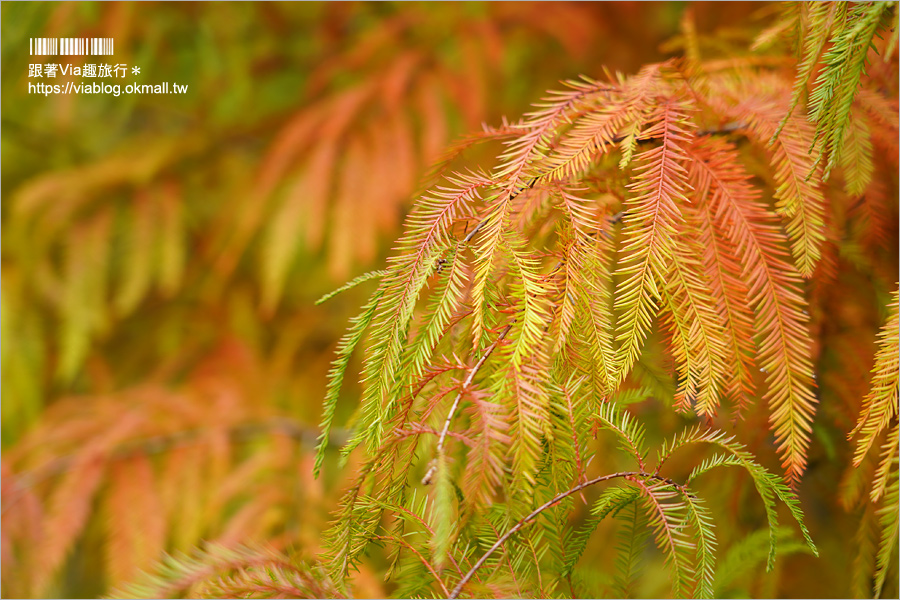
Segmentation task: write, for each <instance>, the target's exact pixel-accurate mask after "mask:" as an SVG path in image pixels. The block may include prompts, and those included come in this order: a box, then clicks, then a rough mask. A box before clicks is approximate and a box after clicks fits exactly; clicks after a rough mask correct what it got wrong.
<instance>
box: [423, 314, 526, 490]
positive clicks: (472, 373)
mask: <svg viewBox="0 0 900 600" xmlns="http://www.w3.org/2000/svg"><path fill="white" fill-rule="evenodd" d="M513 323H515V320H513V322H512V323H510V324H509V325H507V326H506V328H505V329H504V330H503V331H502V332H501V333H500V335H499V336H498V337H497V339H496V340H494V343H493V344H491V345H490V346H488V347H487V348H486V349H485V351H484V354H482V355H481V358H479V359H478V362H477V363H475V366H474V367H472V370H471V371H469V375H468V376H467V377H466V379H465V381H463V384H462V387H460V389H459V393H458V394H457V395H456V399H455V400H454V401H453V406H451V407H450V412H449V413H447V418H446V419H445V420H444V428H443V429H442V430H441V436H440V437H439V438H438V442H437V454H438V456H441V455H443V453H444V440H445V439H447V432H448V431H449V430H450V422H451V421H453V415H454V414H455V413H456V409H457V408H458V407H459V402H460V400H462V397H463V394H464V393H465V391H466V389H468V387H469V386H470V385H472V381H474V380H475V375H477V374H478V370H479V369H481V367H482V366H483V365H484V363H485V362H486V361H487V359H488V357H489V356H490V355H491V353H492V352H493V351H494V348H496V347H497V344H499V343H500V342H501V341H502V340H503V338H505V337H506V335H507V334H508V333H509V330H510V329H512V326H513ZM436 470H437V464H436V463H435V464H432V465H431V468H429V469H428V472H427V473H425V477H423V478H422V483H423V484H424V485H428V484H429V483H430V482H431V478H432V477H433V476H434V472H435V471H436Z"/></svg>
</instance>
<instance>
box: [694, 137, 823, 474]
mask: <svg viewBox="0 0 900 600" xmlns="http://www.w3.org/2000/svg"><path fill="white" fill-rule="evenodd" d="M692 152H696V153H697V154H695V156H696V158H697V161H696V163H695V165H696V166H697V167H698V168H701V167H702V169H703V170H704V173H703V177H709V179H710V183H709V185H710V189H711V190H713V191H712V193H711V195H710V197H709V199H710V208H711V210H712V211H713V214H714V215H715V216H714V223H715V225H716V226H717V228H718V229H719V230H720V231H723V232H725V233H726V234H727V235H728V237H729V238H730V240H731V242H732V243H733V244H734V247H735V249H736V251H737V253H738V254H739V255H740V256H743V257H745V259H744V260H745V262H744V268H743V272H742V277H743V278H744V280H745V281H746V282H747V285H748V288H749V298H750V304H751V306H753V310H754V314H755V324H756V330H757V336H758V337H757V345H758V348H759V353H758V363H759V366H760V368H762V369H763V370H764V372H765V373H766V382H767V384H768V388H769V389H768V390H767V391H766V393H765V396H764V397H765V398H766V399H767V400H768V402H769V406H770V407H771V408H770V410H771V412H770V415H771V416H770V421H771V423H772V426H773V428H774V430H775V436H776V440H777V441H778V444H779V449H780V452H781V454H782V457H783V466H784V468H785V470H786V471H787V475H788V478H789V479H790V480H792V481H796V480H797V478H799V476H800V475H801V474H802V473H803V470H804V468H805V465H806V451H807V448H808V447H809V435H810V432H811V430H812V418H813V415H814V414H815V405H816V398H815V396H814V395H813V391H812V386H813V380H812V363H811V358H810V341H809V333H808V329H807V325H806V323H807V321H808V317H807V316H806V314H805V309H804V307H805V301H804V299H803V297H802V295H801V294H800V292H799V289H798V288H799V285H800V278H799V277H798V275H797V273H796V271H795V270H794V269H792V268H791V266H790V264H789V263H788V262H786V259H787V256H786V253H785V251H784V250H782V249H781V247H780V244H782V243H783V241H784V240H783V236H782V234H781V233H780V231H779V230H778V228H777V226H776V225H775V224H774V223H773V218H772V217H771V216H770V215H769V214H768V213H767V211H766V210H765V209H764V208H763V207H762V206H761V205H760V204H759V203H758V202H759V200H758V198H759V195H758V193H757V192H756V191H755V190H754V189H753V187H752V186H751V185H750V182H749V176H748V175H747V173H746V172H745V171H744V169H743V167H742V166H741V164H740V162H739V161H738V158H737V154H736V152H735V150H734V148H733V147H732V146H730V145H729V144H727V143H724V142H720V141H717V140H702V141H700V142H698V143H697V144H695V145H694V146H693V147H692Z"/></svg>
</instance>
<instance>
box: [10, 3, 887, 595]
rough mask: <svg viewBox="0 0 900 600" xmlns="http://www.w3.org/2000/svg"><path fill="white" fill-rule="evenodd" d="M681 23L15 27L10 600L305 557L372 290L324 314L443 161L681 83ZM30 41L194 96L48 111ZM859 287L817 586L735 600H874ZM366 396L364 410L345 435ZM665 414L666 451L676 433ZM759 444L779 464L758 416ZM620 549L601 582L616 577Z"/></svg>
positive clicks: (280, 21) (307, 17) (824, 438)
mask: <svg viewBox="0 0 900 600" xmlns="http://www.w3.org/2000/svg"><path fill="white" fill-rule="evenodd" d="M690 6H691V10H692V12H693V15H694V21H695V24H696V28H697V31H698V32H699V33H700V35H701V38H700V39H701V40H702V41H703V43H704V48H703V49H704V51H706V52H708V53H710V54H711V55H713V56H714V55H715V54H716V53H717V52H718V51H720V50H722V49H723V48H728V49H731V48H733V47H742V48H746V47H748V46H749V45H750V43H751V42H752V40H753V39H754V36H755V35H756V34H757V33H759V31H760V30H761V29H762V28H763V26H764V24H765V19H766V17H767V16H771V14H773V11H774V9H773V7H772V6H771V5H768V4H761V3H740V2H738V3H692V4H691V5H690ZM687 7H688V4H687V3H680V2H667V3H640V4H637V3H635V4H631V3H571V4H570V3H553V4H552V5H550V4H540V3H496V4H487V3H464V4H456V3H430V4H419V3H402V4H395V3H277V2H276V3H263V2H259V3H187V2H185V3H165V2H164V3H128V2H112V3H96V2H85V3H56V2H40V3H4V4H3V5H2V7H0V10H2V33H3V36H2V67H3V68H2V85H3V95H2V138H0V142H2V195H3V200H4V201H3V203H2V233H3V235H2V253H3V256H2V265H3V269H2V291H3V294H2V331H0V335H2V347H3V354H2V394H3V403H2V446H3V522H2V525H3V535H2V543H3V546H2V552H3V554H2V559H3V560H2V565H3V566H2V568H3V595H4V596H7V597H8V596H49V597H91V596H96V595H100V594H103V593H105V592H107V591H108V590H109V589H111V587H112V586H115V585H118V584H121V583H123V582H125V581H128V580H129V579H131V578H133V577H134V576H135V574H136V573H137V572H138V571H140V570H142V569H147V568H149V567H150V566H151V565H153V564H154V562H155V561H156V560H158V559H159V557H160V556H161V553H162V552H163V551H169V552H172V551H179V550H180V551H187V550H189V549H190V548H192V547H194V546H197V545H200V544H201V543H202V542H203V541H214V542H219V543H222V544H225V545H229V544H235V543H237V542H252V541H265V542H268V543H271V544H272V545H274V546H276V547H278V548H280V549H284V550H288V551H291V552H294V553H296V554H298V555H300V556H303V557H306V558H310V557H313V556H314V555H315V554H316V552H317V551H318V549H319V534H320V532H321V531H322V530H323V529H324V527H325V526H326V523H327V521H328V515H329V511H330V510H332V509H333V508H334V506H335V503H336V500H337V498H338V497H339V493H340V489H341V487H342V485H343V483H344V479H343V478H345V477H347V476H348V475H349V474H350V473H352V469H344V470H341V471H338V469H337V468H336V466H337V460H336V457H331V458H330V459H329V462H328V463H326V469H325V472H324V476H323V477H322V478H320V479H319V480H314V479H313V478H312V476H311V464H312V462H311V461H312V454H311V449H312V447H313V444H314V441H315V437H316V435H317V427H316V423H317V422H318V419H319V411H320V403H321V399H322V396H323V392H324V385H325V374H326V372H327V370H328V365H329V362H330V360H331V357H332V352H333V348H334V344H335V343H336V341H337V339H338V338H339V337H340V335H341V333H342V332H343V330H344V328H345V326H346V323H347V319H348V318H349V317H350V316H352V315H353V314H355V311H356V307H358V306H359V305H360V303H361V299H362V298H363V295H362V294H363V293H364V291H365V290H362V291H356V290H353V291H350V292H348V293H346V294H343V295H341V296H339V297H337V298H335V299H334V300H332V301H330V302H329V303H327V304H325V305H323V306H318V307H317V306H314V305H313V302H314V301H315V299H316V298H318V297H319V296H321V295H322V294H323V293H325V292H328V291H330V290H332V289H334V288H335V287H337V286H339V285H340V284H341V283H342V282H343V281H345V280H346V279H347V278H349V277H353V276H355V275H358V274H360V273H363V272H365V271H368V270H371V269H373V268H377V265H379V264H381V262H383V260H384V258H385V256H386V255H387V253H388V251H389V250H390V243H391V240H393V239H394V238H395V237H396V235H397V232H398V230H399V225H400V223H401V221H402V218H403V216H404V214H405V211H406V210H407V208H408V207H409V205H410V203H411V200H412V198H413V196H414V192H415V190H416V189H418V188H419V187H421V186H422V185H424V184H425V183H426V182H427V181H428V175H427V174H428V168H429V166H430V165H431V164H432V163H434V162H435V160H436V159H438V158H440V157H441V156H444V155H445V151H446V150H447V148H448V147H449V145H450V144H451V142H453V141H454V140H459V139H460V137H461V136H463V135H465V134H473V133H475V134H477V132H478V131H479V130H480V129H481V127H482V124H483V123H484V124H488V125H499V124H500V123H501V122H502V118H503V116H508V117H509V118H510V119H511V120H515V119H517V118H518V117H519V116H520V115H522V114H523V113H524V112H526V111H527V110H528V107H529V104H530V103H531V102H533V101H535V100H536V99H538V98H539V97H541V95H542V93H543V91H544V90H545V89H549V88H556V87H558V83H557V82H558V81H559V80H561V79H566V78H574V77H577V76H578V75H579V74H585V75H589V76H594V77H599V76H601V75H602V67H603V66H606V67H608V68H609V69H611V70H620V71H623V72H629V73H631V72H635V71H637V69H638V68H639V67H640V66H641V65H643V64H645V63H648V62H654V61H658V60H661V59H663V58H665V57H667V56H672V55H678V54H679V53H680V52H681V45H680V41H679V37H678V31H679V24H680V22H681V20H682V18H683V16H684V13H685V10H686V8H687ZM30 37H112V38H114V39H115V50H116V53H115V56H114V57H110V60H109V62H115V63H121V64H126V65H128V66H129V68H130V67H131V66H137V67H140V70H141V72H140V74H139V75H132V74H130V73H129V74H128V75H127V77H126V78H125V79H124V80H117V81H116V83H122V85H123V87H124V85H125V84H127V83H132V82H135V83H149V84H157V83H161V82H164V81H169V82H175V83H178V84H180V85H187V86H188V92H187V93H186V94H184V95H125V94H123V95H121V96H119V97H114V96H112V95H91V96H85V95H68V96H66V95H54V96H49V97H44V96H42V95H34V94H31V95H29V94H28V83H29V82H36V81H37V80H34V79H29V78H28V64H29V63H33V62H40V61H39V59H38V58H37V57H30V56H29V55H28V50H27V48H28V38H30ZM97 58H99V57H97ZM43 62H58V63H66V62H69V63H71V64H74V65H80V64H82V63H86V62H107V60H106V59H105V57H104V60H102V61H101V60H97V59H94V58H88V57H46V60H44V61H43ZM892 66H893V68H896V63H893V65H892ZM67 80H68V79H67V77H66V76H61V75H58V76H57V79H56V81H55V82H50V83H63V84H64V83H65V82H66V81H67ZM47 81H48V80H46V79H44V82H45V83H46V82H47ZM73 81H74V82H75V83H79V82H81V81H82V80H81V79H80V78H75V79H73ZM83 81H89V80H86V79H85V80H83ZM893 81H894V85H896V79H894V80H893ZM884 160H888V161H890V160H893V164H894V165H896V157H893V158H891V157H886V158H884ZM893 169H894V171H896V166H894V167H893ZM882 186H883V188H884V189H883V190H882V191H883V194H884V198H885V201H884V204H885V213H884V214H876V215H872V216H870V218H871V219H876V220H877V221H878V224H880V225H879V226H880V227H882V229H883V230H884V232H883V235H884V236H885V239H887V240H889V241H890V240H893V242H891V245H889V246H883V247H882V248H889V249H891V250H888V251H885V252H884V254H886V258H885V259H884V260H882V261H881V262H878V263H877V265H878V266H877V268H878V269H881V271H880V272H878V271H875V272H873V273H871V274H870V276H869V280H871V279H879V280H880V279H885V278H886V280H887V284H886V285H885V286H884V287H885V288H886V289H887V288H889V287H890V281H891V280H892V277H893V275H889V274H890V273H895V272H896V266H897V265H896V255H894V254H893V250H892V249H893V248H895V247H896V240H897V236H896V221H897V219H896V177H894V178H893V180H892V182H889V185H885V184H883V183H882ZM891 186H892V189H891ZM890 199H892V200H890ZM876 250H877V249H876ZM878 251H880V250H878ZM845 254H846V252H845ZM842 259H843V260H849V261H852V260H853V259H854V256H852V253H850V254H848V255H847V256H844V257H843V258H842ZM835 260H838V258H837V257H836V258H835ZM891 261H893V262H891ZM867 264H868V263H867ZM885 273H887V274H885ZM869 280H867V279H866V276H865V275H851V276H846V277H844V279H843V280H841V281H839V282H838V283H837V284H836V285H839V286H840V289H841V290H845V291H841V292H840V294H837V293H831V294H830V295H828V294H825V292H822V294H823V298H827V299H828V302H831V303H832V305H828V304H825V303H824V302H825V301H824V300H823V303H820V304H816V305H815V306H816V307H818V310H820V311H821V312H820V313H819V315H818V316H819V317H821V315H822V314H825V313H826V311H836V312H832V314H834V315H835V319H833V320H831V321H828V322H823V320H822V319H821V318H819V320H818V323H819V325H820V326H821V327H825V328H831V329H832V330H833V334H834V335H835V336H837V337H838V338H840V336H844V337H845V338H847V340H846V344H848V345H847V346H842V347H848V348H849V347H853V348H854V351H853V353H852V354H853V358H852V360H850V361H847V360H846V359H845V357H843V356H832V355H831V354H829V353H825V354H823V356H822V357H821V359H820V362H821V363H822V364H824V365H826V366H830V367H831V370H828V371H827V372H826V375H825V377H823V379H822V381H821V382H820V383H821V384H822V386H823V389H822V396H823V398H824V397H825V396H826V395H827V394H833V395H836V396H838V397H839V401H836V402H827V403H826V402H823V406H833V407H834V408H832V409H829V410H830V411H831V412H827V413H826V416H825V417H824V420H825V422H826V423H825V425H823V426H817V430H816V433H817V435H818V438H817V443H816V445H815V446H814V448H813V463H812V465H811V467H810V471H809V475H808V477H807V480H806V481H805V483H804V484H803V488H804V489H807V490H809V491H810V492H813V494H812V497H811V498H808V497H807V495H804V494H801V497H803V499H804V508H805V509H807V511H809V513H810V514H809V519H810V521H811V529H812V531H813V534H814V537H815V538H816V541H817V543H819V545H820V548H821V549H822V550H823V556H824V558H823V559H822V561H820V562H815V561H813V560H812V559H811V557H808V556H803V555H797V556H795V557H792V558H789V559H788V560H786V561H779V563H778V565H779V566H778V567H777V568H778V571H776V572H775V573H773V574H770V575H768V576H766V577H765V578H763V579H754V578H748V577H747V576H746V575H744V576H740V575H739V574H733V575H730V577H731V579H730V580H729V581H724V582H722V587H721V588H719V592H720V594H721V595H722V596H726V595H727V596H731V595H735V596H740V595H746V594H752V595H762V596H776V595H779V596H781V595H795V596H796V595H799V596H816V595H820V596H834V595H839V596H843V595H848V594H851V593H853V590H855V589H866V588H865V586H864V585H862V583H859V582H857V583H858V585H859V586H861V587H856V588H854V587H852V586H853V585H856V584H855V583H854V582H853V581H851V576H850V574H849V571H848V570H846V569H845V567H846V563H847V561H850V560H853V558H852V557H848V556H845V555H844V553H843V552H842V543H843V541H844V540H846V539H847V538H848V536H853V535H855V532H856V531H857V530H858V519H859V515H858V514H855V513H854V512H853V510H854V509H853V506H855V505H856V504H855V503H856V500H854V498H853V494H854V491H853V482H852V481H850V482H847V481H845V482H844V483H843V484H841V485H842V486H844V487H843V488H842V489H844V490H845V491H846V493H845V494H844V504H845V507H842V506H840V504H839V503H838V501H836V500H835V498H836V497H837V495H836V489H837V486H838V483H837V482H838V481H839V480H841V478H842V476H843V473H844V468H843V467H842V466H840V465H837V466H832V463H833V462H835V458H836V457H837V456H838V455H841V456H844V455H846V454H847V453H848V452H849V450H848V448H849V447H848V445H847V443H846V442H845V441H844V440H843V432H846V431H849V430H850V429H852V424H853V422H854V419H855V417H856V414H857V413H858V406H859V400H858V398H861V397H862V395H864V394H865V392H866V386H867V382H868V375H867V372H868V369H869V368H870V367H871V357H872V354H873V351H874V350H873V349H874V339H875V332H876V331H877V328H878V326H879V325H880V323H881V322H882V320H883V315H880V314H878V310H877V308H876V305H875V304H874V303H873V302H872V299H871V298H872V290H871V287H872V285H873V284H871V283H870V281H869ZM875 287H876V289H881V287H882V286H880V285H876V286H875ZM835 289H837V288H835ZM812 293H816V292H815V290H814V291H813V292H812ZM854 294H855V295H856V296H854ZM854 297H856V299H855V300H853V298H854ZM847 298H850V300H847ZM881 304H882V305H883V304H884V303H881ZM814 318H816V315H814ZM851 345H852V346H851ZM829 347H832V346H829ZM835 347H836V346H835ZM353 370H354V369H353V368H351V371H353ZM667 376H668V375H666V374H661V377H662V378H663V380H664V379H665V377H667ZM829 377H830V378H831V379H832V380H833V383H832V384H828V382H826V378H829ZM356 393H357V388H355V387H354V386H353V385H347V386H346V387H345V392H344V394H345V399H346V400H347V402H346V403H345V405H344V406H343V407H342V408H341V411H340V412H339V414H338V419H337V421H338V422H343V421H344V420H346V417H347V416H348V415H349V412H350V410H351V409H352V406H353V398H354V397H355V396H356ZM857 395H858V397H857V399H856V400H847V401H845V402H842V401H841V400H840V399H844V398H853V397H856V396H857ZM842 407H843V408H842ZM657 408H661V407H660V406H657ZM653 410H654V407H648V408H646V409H645V411H648V412H652V411H653ZM665 410H666V411H667V412H666V416H664V417H663V418H662V424H661V425H658V427H659V428H660V429H662V430H666V428H667V427H673V426H674V424H675V423H676V422H677V420H678V419H679V417H676V416H674V415H672V414H671V412H670V411H668V409H665ZM831 413H835V414H831ZM748 419H749V420H750V421H751V422H753V420H754V419H756V420H758V421H759V423H760V425H761V426H760V428H759V431H760V432H761V433H760V435H761V436H763V435H764V433H763V432H765V425H764V423H765V414H764V413H760V414H758V415H748ZM668 421H672V423H670V424H669V425H666V423H668ZM845 421H846V422H845ZM748 429H749V428H748ZM662 433H666V431H662ZM335 435H336V437H337V438H340V436H341V432H338V433H337V434H335ZM341 441H342V440H341V439H335V440H334V442H335V444H339V443H340V442H341ZM763 441H765V440H763ZM687 458H688V459H689V458H690V457H687ZM351 461H352V459H351ZM817 461H818V462H817ZM770 464H776V463H775V459H774V456H773V457H771V461H770ZM817 464H818V465H819V467H821V468H817ZM844 464H846V461H844ZM860 477H861V478H863V479H865V480H868V479H867V478H865V477H864V476H860ZM737 479H739V476H737V475H736V476H735V480H737ZM729 483H734V484H735V485H737V483H738V482H737V481H734V482H729ZM857 487H859V485H858V486H857ZM733 489H735V488H734V487H728V486H721V487H720V488H719V490H718V492H717V493H713V494H712V496H711V497H712V498H715V499H716V506H726V507H730V508H729V510H731V511H733V513H734V515H735V516H736V518H738V520H740V519H741V518H744V519H746V520H747V521H748V522H747V523H745V525H746V531H744V532H741V531H735V532H729V533H722V534H721V537H722V539H723V541H725V542H728V543H731V542H734V541H736V539H737V538H738V536H743V535H744V534H746V535H747V536H748V537H746V539H745V541H744V542H743V545H741V546H739V547H738V550H740V551H741V552H744V553H745V555H735V556H734V557H731V560H732V561H733V562H737V563H747V562H752V561H761V560H762V557H763V553H764V550H762V549H757V550H754V548H755V546H754V544H756V546H760V548H762V545H761V544H759V543H757V542H758V540H756V539H755V538H753V535H754V534H752V533H746V532H752V531H753V529H754V527H755V526H756V525H758V520H757V517H758V516H759V515H746V514H744V513H742V512H741V511H742V509H743V506H744V498H743V497H742V496H741V495H738V494H735V493H732V491H733ZM710 493H712V492H711V491H710ZM856 494H857V496H859V492H858V491H857V492H856ZM717 495H718V497H717ZM857 499H858V498H857ZM857 512H858V511H857ZM741 515H743V516H741ZM604 527H605V525H604ZM604 532H605V533H607V534H609V533H611V531H606V530H605V529H603V530H602V531H601V532H600V534H599V535H598V536H597V537H598V539H597V543H596V544H594V543H592V546H591V547H590V551H591V552H593V555H592V556H591V557H590V558H587V559H586V560H585V563H590V562H591V561H592V560H597V561H612V560H613V556H614V555H613V554H611V548H608V547H606V545H605V544H603V543H602V541H603V535H604ZM785 548H786V550H785V551H783V552H784V554H789V553H790V549H791V548H792V546H791V545H790V544H787V545H786V546H785ZM799 548H800V546H799V545H798V546H796V549H799ZM757 555H758V556H757ZM648 560H649V566H648V569H647V577H646V578H645V579H644V581H645V583H644V584H643V585H644V586H645V589H642V590H638V593H639V594H641V595H654V594H655V593H660V592H659V590H662V589H664V586H665V582H666V575H665V572H664V570H663V566H662V563H661V561H660V560H659V557H655V556H651V557H649V558H648ZM724 560H727V559H724ZM860 560H863V559H860ZM383 563H384V557H377V556H373V557H372V562H371V564H370V565H367V566H365V567H364V568H363V569H362V570H361V572H360V573H359V574H358V576H357V579H356V581H355V582H354V586H355V590H356V592H357V594H358V595H360V596H384V595H385V594H388V593H390V592H391V589H392V587H391V585H392V584H390V583H388V584H386V583H385V582H383V581H382V576H381V575H382V572H383V570H384V569H385V568H386V565H385V564H383ZM734 573H739V570H734ZM742 577H743V578H742ZM601 583H602V582H601ZM893 592H894V593H896V587H894V588H893ZM886 593H888V594H889V593H891V590H886Z"/></svg>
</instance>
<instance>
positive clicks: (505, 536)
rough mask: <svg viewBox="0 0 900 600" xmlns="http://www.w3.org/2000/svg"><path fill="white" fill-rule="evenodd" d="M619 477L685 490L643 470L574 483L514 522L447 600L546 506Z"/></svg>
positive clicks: (665, 478)
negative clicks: (660, 483)
mask: <svg viewBox="0 0 900 600" xmlns="http://www.w3.org/2000/svg"><path fill="white" fill-rule="evenodd" d="M620 477H626V478H631V477H640V478H643V479H653V480H655V481H660V482H662V483H665V484H668V485H672V486H674V487H676V488H678V489H679V490H681V491H682V492H685V490H684V486H682V485H680V484H678V483H676V482H674V481H672V480H671V479H669V478H667V477H662V476H660V475H657V474H655V473H645V472H643V471H622V472H619V473H611V474H609V475H602V476H600V477H595V478H594V479H591V480H589V481H585V482H584V483H580V484H578V485H576V486H575V487H573V488H571V489H568V490H566V491H565V492H563V493H561V494H558V495H556V496H555V497H554V498H552V499H551V500H548V501H547V502H545V503H544V504H542V505H540V506H539V507H537V508H536V509H534V510H533V511H531V513H530V514H529V515H528V516H527V517H525V518H524V519H522V520H521V521H519V522H518V523H516V524H515V525H514V526H513V528H512V529H510V530H509V531H507V532H506V533H504V534H503V535H502V536H500V539H498V540H497V541H496V542H494V545H493V546H491V547H490V548H488V551H487V552H485V553H484V554H483V555H482V556H481V558H479V559H478V562H476V563H475V565H474V566H473V567H472V568H471V569H470V570H469V572H468V573H466V574H465V576H464V577H463V578H462V579H461V580H460V581H459V583H458V584H456V587H455V588H453V591H452V592H451V593H450V595H449V596H447V598H448V599H449V600H453V599H455V598H459V594H460V592H462V589H463V586H465V585H466V584H467V583H468V582H469V580H471V579H472V577H473V576H474V575H475V573H476V571H478V569H480V568H481V567H482V566H483V565H484V563H485V562H486V561H487V559H488V558H489V557H490V556H491V554H493V553H494V551H496V550H497V548H499V547H500V546H502V545H503V544H504V542H506V540H508V539H509V538H510V537H512V536H513V535H515V534H516V533H517V532H518V531H519V530H521V529H522V528H523V527H525V526H526V525H528V524H529V523H530V522H531V521H533V520H534V519H535V518H536V517H537V516H538V515H540V514H541V513H542V512H544V511H545V510H547V509H548V508H550V507H552V506H554V505H556V504H558V503H559V502H561V501H562V500H564V499H566V498H568V497H569V496H571V495H572V494H577V493H578V492H580V491H581V490H583V489H584V488H586V487H590V486H592V485H594V484H597V483H602V482H604V481H609V480H611V479H618V478H620ZM685 493H686V492H685Z"/></svg>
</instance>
